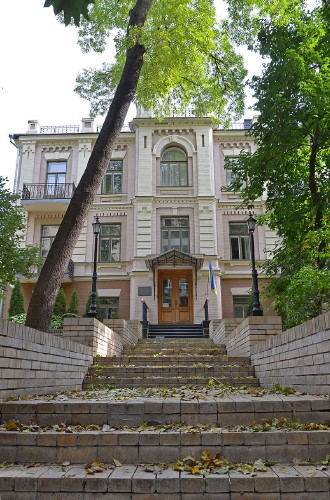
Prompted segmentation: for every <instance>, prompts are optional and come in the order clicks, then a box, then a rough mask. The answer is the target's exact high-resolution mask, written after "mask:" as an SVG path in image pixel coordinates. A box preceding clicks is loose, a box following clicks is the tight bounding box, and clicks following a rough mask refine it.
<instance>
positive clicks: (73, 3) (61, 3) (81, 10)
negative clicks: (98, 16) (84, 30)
mask: <svg viewBox="0 0 330 500" xmlns="http://www.w3.org/2000/svg"><path fill="white" fill-rule="evenodd" d="M91 3H95V0H46V1H45V3H44V7H50V6H52V7H53V9H54V14H55V15H57V14H60V13H61V12H62V11H63V15H64V23H65V25H66V26H67V25H68V24H70V22H71V19H73V21H74V24H75V25H76V26H79V24H80V16H81V15H82V16H84V17H85V19H89V16H88V5H89V4H91Z"/></svg>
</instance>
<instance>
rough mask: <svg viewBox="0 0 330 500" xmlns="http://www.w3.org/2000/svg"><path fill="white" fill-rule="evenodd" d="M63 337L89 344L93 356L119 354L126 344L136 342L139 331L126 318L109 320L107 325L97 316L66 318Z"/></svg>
mask: <svg viewBox="0 0 330 500" xmlns="http://www.w3.org/2000/svg"><path fill="white" fill-rule="evenodd" d="M63 338H69V339H71V340H73V341H74V342H79V343H81V344H85V345H88V346H89V347H91V348H92V353H93V356H119V355H120V354H121V352H122V350H123V347H124V345H125V344H135V343H136V342H137V341H138V339H139V332H138V331H136V330H133V328H132V327H130V326H129V325H128V323H127V321H125V320H124V319H117V320H107V325H106V324H104V323H101V322H100V321H98V320H97V319H95V318H64V320H63Z"/></svg>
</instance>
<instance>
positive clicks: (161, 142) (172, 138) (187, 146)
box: [152, 134, 196, 158]
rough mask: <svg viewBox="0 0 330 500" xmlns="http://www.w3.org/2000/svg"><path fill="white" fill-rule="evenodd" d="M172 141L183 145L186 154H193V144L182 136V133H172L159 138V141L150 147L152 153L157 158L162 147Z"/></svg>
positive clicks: (194, 151) (194, 150)
mask: <svg viewBox="0 0 330 500" xmlns="http://www.w3.org/2000/svg"><path fill="white" fill-rule="evenodd" d="M172 143H175V144H180V146H182V147H184V148H185V149H186V151H187V154H188V156H192V155H193V154H195V153H196V149H195V146H194V145H193V143H192V142H191V141H190V140H189V139H187V138H186V137H183V136H182V135H176V134H174V135H167V136H165V137H162V138H161V139H159V141H157V142H156V144H155V145H154V147H153V149H152V154H153V155H154V156H156V157H157V158H159V157H160V155H161V154H162V152H163V149H164V148H165V147H166V146H168V145H169V144H172Z"/></svg>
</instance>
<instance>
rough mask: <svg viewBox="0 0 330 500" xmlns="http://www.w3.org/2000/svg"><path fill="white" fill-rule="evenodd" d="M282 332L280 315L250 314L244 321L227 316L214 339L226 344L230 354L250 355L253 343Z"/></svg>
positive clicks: (218, 342) (217, 342)
mask: <svg viewBox="0 0 330 500" xmlns="http://www.w3.org/2000/svg"><path fill="white" fill-rule="evenodd" d="M237 323H239V324H237ZM281 332H282V321H281V318H280V317H279V316H249V317H248V318H245V319H244V320H243V321H242V320H240V319H238V318H225V319H223V320H222V322H221V323H220V325H219V327H218V328H217V329H216V331H215V332H214V334H213V341H214V342H215V343H216V344H225V346H226V348H227V353H228V355H229V356H250V353H251V348H252V346H253V345H255V344H257V343H258V342H260V341H262V340H265V339H267V338H268V337H269V336H273V335H278V334H279V333H281Z"/></svg>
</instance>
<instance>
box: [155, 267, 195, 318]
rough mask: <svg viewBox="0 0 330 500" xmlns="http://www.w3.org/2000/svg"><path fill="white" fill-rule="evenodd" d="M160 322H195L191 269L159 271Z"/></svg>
mask: <svg viewBox="0 0 330 500" xmlns="http://www.w3.org/2000/svg"><path fill="white" fill-rule="evenodd" d="M158 322H159V323H193V286H192V271H191V269H183V270H181V271H180V270H172V269H166V270H165V269H164V270H159V271H158Z"/></svg>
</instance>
